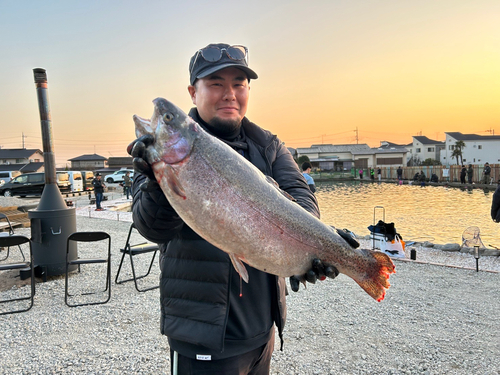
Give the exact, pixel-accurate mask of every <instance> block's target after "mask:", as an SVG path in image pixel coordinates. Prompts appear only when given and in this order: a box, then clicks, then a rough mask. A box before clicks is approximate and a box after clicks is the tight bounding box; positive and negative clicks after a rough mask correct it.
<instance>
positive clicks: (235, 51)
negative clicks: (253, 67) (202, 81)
mask: <svg viewBox="0 0 500 375" xmlns="http://www.w3.org/2000/svg"><path fill="white" fill-rule="evenodd" d="M224 52H225V53H226V55H227V57H229V58H230V59H231V60H234V61H241V60H245V62H246V63H247V65H248V48H247V47H245V46H240V45H235V46H229V47H227V48H219V47H217V46H208V47H205V48H202V49H200V50H198V52H197V53H196V57H195V59H194V61H193V66H192V67H191V71H190V72H189V73H190V74H192V73H193V69H194V67H195V66H196V61H197V60H198V57H199V56H201V57H202V58H203V59H204V60H205V61H207V62H217V61H219V60H220V59H221V58H222V56H223V53H224Z"/></svg>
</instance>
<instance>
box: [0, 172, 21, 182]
mask: <svg viewBox="0 0 500 375" xmlns="http://www.w3.org/2000/svg"><path fill="white" fill-rule="evenodd" d="M20 174H21V172H19V171H1V172H0V181H3V182H9V181H10V180H12V179H13V178H14V177H17V176H19V175H20ZM0 184H1V182H0Z"/></svg>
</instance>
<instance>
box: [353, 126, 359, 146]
mask: <svg viewBox="0 0 500 375" xmlns="http://www.w3.org/2000/svg"><path fill="white" fill-rule="evenodd" d="M354 132H355V133H356V144H359V133H358V127H357V126H356V130H354Z"/></svg>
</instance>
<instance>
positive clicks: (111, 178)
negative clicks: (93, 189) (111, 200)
mask: <svg viewBox="0 0 500 375" xmlns="http://www.w3.org/2000/svg"><path fill="white" fill-rule="evenodd" d="M127 172H130V178H133V177H134V170H133V169H120V170H119V171H115V172H113V173H112V174H107V175H106V176H104V181H106V182H107V183H108V184H112V183H117V182H123V176H125V173H127Z"/></svg>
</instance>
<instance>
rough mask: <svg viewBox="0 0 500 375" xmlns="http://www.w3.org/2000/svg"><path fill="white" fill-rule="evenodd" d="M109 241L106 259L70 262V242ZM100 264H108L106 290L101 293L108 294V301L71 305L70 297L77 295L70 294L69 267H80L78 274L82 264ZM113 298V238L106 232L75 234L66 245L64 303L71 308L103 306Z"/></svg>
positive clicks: (88, 293)
mask: <svg viewBox="0 0 500 375" xmlns="http://www.w3.org/2000/svg"><path fill="white" fill-rule="evenodd" d="M104 240H107V245H108V254H107V257H106V258H86V259H80V258H78V259H75V260H69V248H70V247H69V244H70V241H75V242H97V241H104ZM100 263H107V271H106V288H105V289H104V290H103V291H101V292H106V291H107V292H108V293H107V295H108V297H107V299H106V300H104V301H98V302H86V303H79V304H71V303H69V301H68V297H75V296H76V294H70V293H69V285H68V284H69V283H68V273H69V267H70V266H71V265H77V266H78V272H80V266H81V265H82V264H100ZM96 293H99V291H95V292H87V293H81V294H80V295H90V294H96ZM110 298H111V237H110V235H109V234H107V233H105V232H75V233H73V234H71V235H70V236H69V237H68V240H67V243H66V280H65V285H64V302H66V305H68V306H70V307H76V306H86V305H101V304H104V303H107V302H108V301H109V300H110Z"/></svg>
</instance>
